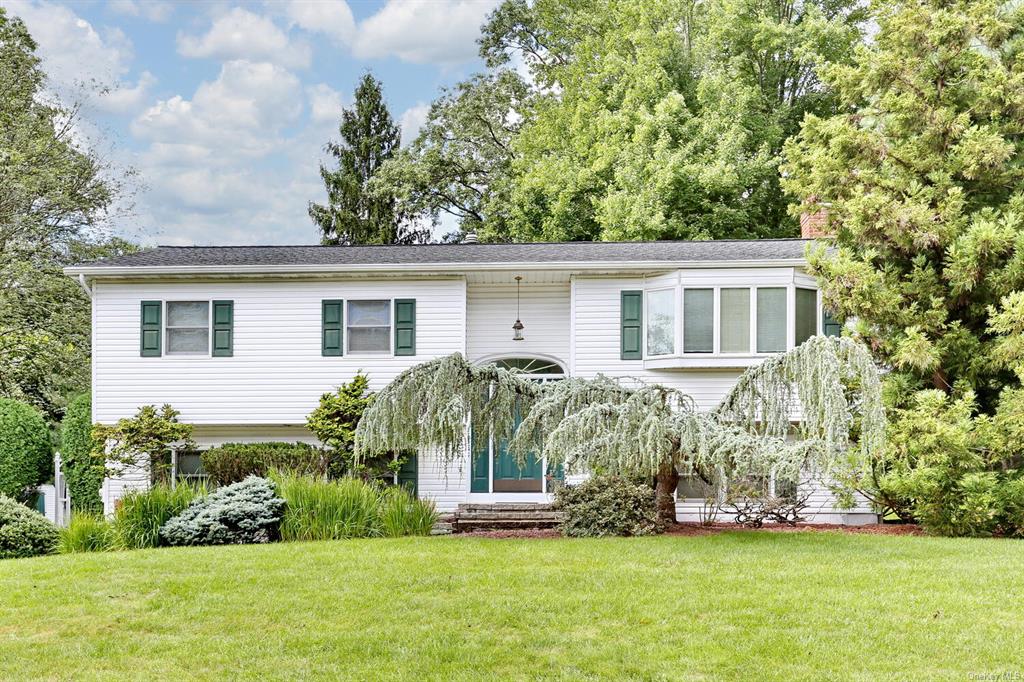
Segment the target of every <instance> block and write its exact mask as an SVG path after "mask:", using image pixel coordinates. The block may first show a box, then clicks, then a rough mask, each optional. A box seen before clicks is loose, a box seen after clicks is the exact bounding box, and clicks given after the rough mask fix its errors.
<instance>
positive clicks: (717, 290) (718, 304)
mask: <svg viewBox="0 0 1024 682" xmlns="http://www.w3.org/2000/svg"><path fill="white" fill-rule="evenodd" d="M798 275H799V273H798ZM687 289H703V290H708V289H710V290H711V291H712V312H713V321H712V330H711V331H712V351H711V352H706V351H703V352H686V350H685V348H686V346H685V343H684V335H685V333H686V330H685V310H684V307H685V305H686V303H685V301H686V295H685V292H686V290H687ZM723 289H745V290H747V291H748V307H749V314H750V322H749V325H750V329H749V339H748V342H749V344H748V347H747V348H746V349H745V350H740V351H723V350H722V329H721V325H722V290H723ZM760 289H781V290H782V291H783V292H784V300H785V305H786V309H785V322H784V329H785V340H786V341H785V349H784V350H781V351H766V352H758V350H757V340H758V335H757V318H758V316H757V297H758V291H759V290H760ZM797 289H808V290H812V291H815V292H816V298H815V300H816V305H817V310H816V318H815V334H816V335H820V334H822V333H823V328H822V325H823V324H824V323H823V320H824V313H823V308H822V297H821V290H820V289H818V288H817V287H816V286H813V285H811V284H810V283H809V282H806V281H803V280H802V279H799V278H791V279H789V280H788V281H785V282H780V281H774V282H764V283H749V284H740V283H736V284H732V283H729V284H717V283H716V284H709V283H706V282H701V281H699V280H690V281H688V278H682V279H681V280H680V279H677V280H676V282H675V283H672V284H669V283H666V282H665V281H664V280H661V281H658V282H657V283H654V282H652V283H651V284H650V285H648V286H645V287H644V288H643V293H644V299H643V300H644V306H643V314H644V319H643V349H642V350H643V354H642V358H643V360H644V361H645V362H646V361H654V362H662V363H663V362H665V361H667V360H672V359H678V360H686V361H687V363H699V361H700V360H702V359H703V360H708V361H711V362H715V361H721V360H730V359H731V360H735V361H741V360H761V359H763V358H768V357H771V356H773V355H778V354H779V353H783V352H787V351H790V350H792V349H793V348H795V340H796V290H797ZM669 290H674V291H675V316H676V317H675V328H674V338H673V348H674V350H673V352H672V353H668V354H659V355H651V354H650V353H648V352H647V340H648V329H649V326H650V320H651V316H650V313H649V307H648V296H649V295H650V294H652V293H656V292H661V291H669ZM743 364H744V365H745V364H746V363H743ZM658 366H664V367H670V366H671V365H658ZM685 366H698V365H691V364H687V365H685ZM715 366H722V367H725V366H730V365H724V364H721V363H718V364H716V365H715Z"/></svg>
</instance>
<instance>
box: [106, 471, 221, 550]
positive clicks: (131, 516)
mask: <svg viewBox="0 0 1024 682" xmlns="http://www.w3.org/2000/svg"><path fill="white" fill-rule="evenodd" d="M205 494H206V487H205V486H204V485H202V484H185V483H179V484H178V485H177V486H176V487H174V488H172V487H170V486H169V485H166V484H158V485H154V486H153V487H152V488H149V489H148V490H133V491H131V492H129V493H128V494H127V495H125V496H124V498H123V499H122V500H121V504H120V506H118V508H117V511H115V512H114V529H115V532H116V534H117V546H118V548H119V549H145V548H147V547H156V546H158V545H159V544H160V528H161V527H162V526H163V525H164V524H165V523H167V522H168V521H170V520H171V519H172V518H174V517H175V516H177V515H178V514H180V513H181V512H183V511H185V508H186V507H188V505H189V504H191V502H192V500H194V499H195V498H197V497H201V496H203V495H205Z"/></svg>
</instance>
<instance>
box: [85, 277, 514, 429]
mask: <svg viewBox="0 0 1024 682" xmlns="http://www.w3.org/2000/svg"><path fill="white" fill-rule="evenodd" d="M405 297H409V298H416V326H417V329H416V353H417V354H416V356H406V357H394V356H393V355H392V354H391V353H381V354H376V355H366V354H361V355H356V356H354V357H348V356H344V357H324V356H323V355H322V354H321V338H320V337H321V319H320V317H321V308H322V304H321V302H322V301H323V300H325V299H343V300H346V301H348V300H381V299H387V300H391V299H394V298H405ZM221 299H223V300H232V301H234V339H233V341H234V349H233V352H234V354H233V357H232V359H231V361H230V362H223V359H222V358H213V357H210V356H209V354H204V355H165V356H164V357H140V356H139V304H140V301H142V300H164V301H196V300H221ZM465 309H466V303H465V282H464V280H462V279H461V278H454V277H450V278H449V277H445V278H440V277H439V278H436V279H426V278H409V279H388V280H338V281H329V280H317V281H295V280H291V281H287V280H282V281H231V282H223V281H221V282H217V281H205V282H204V281H194V282H180V281H178V282H152V283H149V282H147V283H145V284H140V283H138V282H134V283H116V282H96V283H95V284H94V286H93V318H94V323H93V333H94V338H95V342H94V344H93V383H94V387H93V396H94V399H93V416H94V419H95V420H96V421H98V422H101V423H105V424H110V423H113V422H115V421H117V420H118V419H120V418H122V417H129V416H131V415H134V414H135V412H136V411H137V410H138V408H139V407H140V406H142V405H157V406H159V405H162V404H164V403H169V404H171V405H172V406H173V407H174V408H175V409H177V410H180V411H181V415H182V416H181V420H182V421H185V422H189V423H192V424H197V425H207V424H234V425H240V424H305V422H306V416H307V415H308V414H309V413H310V412H311V411H312V410H313V408H315V407H316V405H317V402H318V400H319V398H320V395H321V394H323V393H326V392H328V391H334V390H336V389H337V387H338V386H339V385H340V384H342V383H345V382H347V381H350V380H351V379H352V377H353V376H355V373H356V372H357V371H359V370H360V369H361V370H363V372H365V373H366V375H367V376H368V377H369V379H370V388H371V390H374V391H378V390H380V389H381V388H383V387H384V386H386V385H387V384H388V382H390V381H391V380H392V379H394V378H395V377H396V376H397V375H398V374H399V373H400V372H402V371H403V370H405V369H407V368H409V367H411V366H413V365H415V364H418V363H420V362H425V361H427V360H430V359H433V358H436V357H440V356H443V355H448V354H449V353H455V352H461V353H464V352H465V350H466V348H465V338H466V333H465ZM510 324H511V323H510Z"/></svg>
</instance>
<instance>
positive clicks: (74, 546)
mask: <svg viewBox="0 0 1024 682" xmlns="http://www.w3.org/2000/svg"><path fill="white" fill-rule="evenodd" d="M113 549H117V532H116V530H115V528H114V524H113V523H111V522H110V521H108V520H107V519H105V518H103V516H101V515H99V514H90V513H86V512H76V513H72V514H71V521H70V522H69V523H68V525H67V527H66V528H61V529H60V540H59V541H58V543H57V551H58V552H59V553H61V554H76V553H78V552H108V551H110V550H113Z"/></svg>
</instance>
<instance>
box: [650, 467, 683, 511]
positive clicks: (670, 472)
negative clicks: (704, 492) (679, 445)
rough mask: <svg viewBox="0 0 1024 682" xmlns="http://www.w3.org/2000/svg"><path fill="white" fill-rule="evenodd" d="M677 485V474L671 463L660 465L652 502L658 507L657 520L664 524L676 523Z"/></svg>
mask: <svg viewBox="0 0 1024 682" xmlns="http://www.w3.org/2000/svg"><path fill="white" fill-rule="evenodd" d="M678 485H679V472H678V471H676V468H675V466H673V465H672V463H671V462H669V463H666V464H662V465H661V469H660V470H659V471H658V475H657V477H655V486H654V501H655V504H656V505H657V507H658V520H660V521H661V522H662V523H665V524H674V523H675V522H676V498H675V492H676V487H677V486H678Z"/></svg>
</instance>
